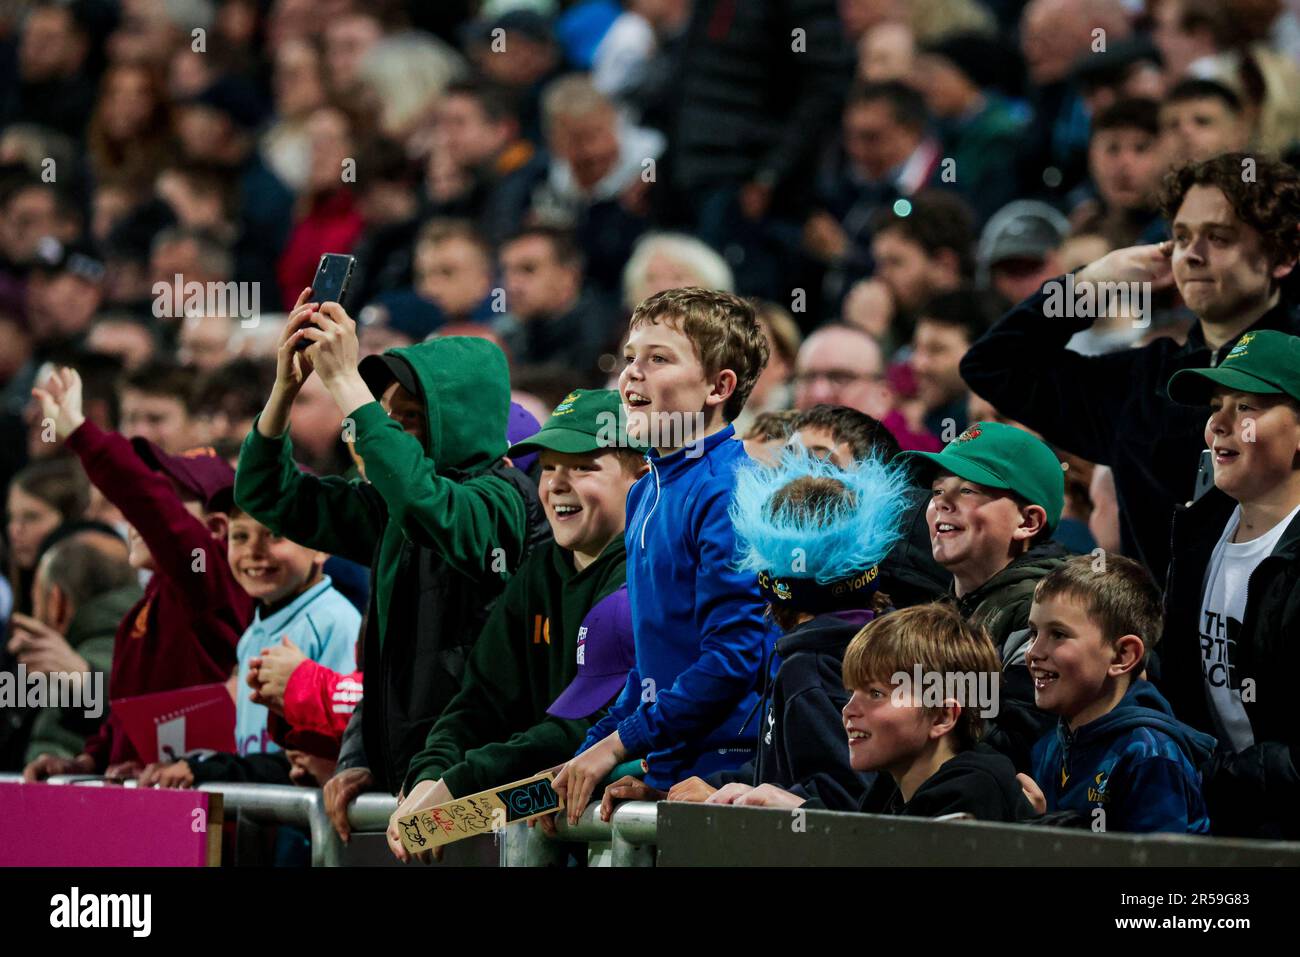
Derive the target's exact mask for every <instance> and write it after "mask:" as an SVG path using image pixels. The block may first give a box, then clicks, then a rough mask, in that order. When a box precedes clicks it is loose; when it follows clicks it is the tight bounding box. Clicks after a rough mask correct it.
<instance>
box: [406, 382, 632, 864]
mask: <svg viewBox="0 0 1300 957" xmlns="http://www.w3.org/2000/svg"><path fill="white" fill-rule="evenodd" d="M618 408H619V397H618V393H617V392H614V391H612V390H608V389H602V390H581V389H580V390H577V391H575V392H571V393H569V395H567V396H565V399H564V401H563V402H561V403H560V404H559V405H558V406H556V408H555V411H554V412H553V413H552V414H551V416H550V418H549V419H547V420H546V423H545V425H543V426H542V428H541V430H540V431H539V432H537V434H536V435H533V436H532V437H530V438H528V439H526V440H524V441H523V442H520V443H518V444H517V445H514V446H511V448H510V450H509V452H508V454H509V455H510V456H512V457H515V456H522V455H529V454H534V453H539V454H540V460H541V468H542V476H541V482H540V484H539V491H540V493H541V500H542V506H543V507H544V508H545V510H546V518H547V521H548V522H549V523H550V526H551V530H552V532H553V533H554V540H553V541H551V542H547V543H546V544H545V545H543V546H540V547H539V548H538V549H537V551H535V552H534V553H533V554H532V555H531V556H530V557H529V558H528V559H526V560H525V561H524V563H523V565H522V566H520V569H519V572H518V573H517V574H516V575H515V576H514V577H513V578H512V579H511V580H510V584H509V585H507V586H506V590H505V592H504V593H503V594H502V596H501V598H500V600H499V601H498V602H497V604H496V605H495V606H494V608H493V610H492V614H491V615H490V616H489V618H488V620H487V623H486V624H485V625H484V626H483V630H482V633H481V634H480V635H479V638H478V641H477V642H476V643H475V645H474V650H473V652H472V653H471V655H470V658H469V662H468V663H467V664H466V667H465V678H464V681H463V682H462V684H461V688H460V692H459V694H457V695H456V697H454V698H453V699H452V700H451V701H450V703H448V705H447V707H446V710H444V711H443V713H442V715H441V716H440V717H439V718H438V720H437V721H436V722H435V723H434V725H433V727H432V728H431V729H430V731H429V734H428V737H427V738H426V739H425V742H424V748H423V750H421V751H419V752H418V753H417V754H416V755H415V756H414V757H413V758H412V759H411V766H410V770H409V772H408V773H407V776H406V782H405V786H404V788H403V793H404V794H405V798H404V799H403V800H402V802H401V803H400V804H399V806H398V808H397V810H396V811H395V812H394V813H393V815H392V817H391V818H390V820H389V827H388V846H389V848H390V849H391V850H392V852H393V856H394V857H396V858H397V859H398V860H401V861H407V860H409V859H410V854H409V853H408V852H407V851H406V849H405V848H404V847H403V846H402V840H401V827H400V825H399V824H398V823H397V822H398V819H399V818H403V817H406V816H408V815H411V814H414V813H415V812H416V811H420V810H424V809H425V808H429V807H433V806H435V805H437V804H441V803H443V802H445V801H450V800H451V799H452V798H454V797H464V796H465V795H468V794H473V793H475V792H477V791H482V790H485V789H486V788H489V787H492V786H493V785H498V784H506V783H508V782H510V781H516V780H519V779H521V778H525V777H528V776H530V775H532V774H536V773H537V772H538V771H539V770H541V769H543V768H547V767H552V766H554V765H556V764H558V763H559V762H561V761H563V760H565V759H566V758H568V757H570V756H572V754H573V752H574V750H576V748H577V747H578V745H579V743H580V742H581V741H582V738H583V735H584V734H585V733H586V731H587V729H588V728H589V727H590V723H589V722H588V721H586V720H568V719H562V718H557V717H554V716H552V715H550V714H549V713H548V712H547V708H548V707H549V706H550V704H551V703H552V702H553V701H554V700H555V699H556V698H557V697H558V696H559V695H560V694H561V692H563V691H564V690H565V688H566V687H567V686H568V685H569V684H570V682H572V681H573V678H574V676H575V675H576V674H577V659H578V652H579V650H580V648H581V645H580V641H581V640H582V638H584V637H586V636H585V635H583V634H580V630H579V629H580V626H582V625H583V622H584V620H587V617H588V613H589V612H590V611H591V610H592V607H593V606H596V605H598V604H600V603H601V602H602V601H603V600H604V599H605V598H606V597H607V596H609V595H611V594H612V593H613V592H615V591H617V590H618V589H619V588H621V587H622V585H623V583H624V580H625V578H626V572H625V567H626V562H625V560H626V551H625V549H624V544H623V522H624V502H625V501H626V499H627V493H628V490H629V489H630V488H631V487H632V483H633V482H635V481H636V480H637V478H638V477H639V476H640V475H641V473H642V472H644V471H645V463H644V462H643V460H642V458H643V452H642V450H640V449H639V448H637V447H635V446H634V445H632V444H631V443H629V442H628V441H627V438H626V436H624V437H622V439H621V440H620V441H618V442H616V443H615V444H613V445H612V446H610V447H605V446H604V445H603V442H602V435H601V424H602V422H603V421H605V420H606V419H607V417H609V416H615V417H616V416H617V415H618ZM619 607H621V606H619ZM626 617H627V615H626V611H624V612H623V613H622V619H623V621H624V622H626ZM605 703H606V702H605V701H602V702H601V705H603V704H605Z"/></svg>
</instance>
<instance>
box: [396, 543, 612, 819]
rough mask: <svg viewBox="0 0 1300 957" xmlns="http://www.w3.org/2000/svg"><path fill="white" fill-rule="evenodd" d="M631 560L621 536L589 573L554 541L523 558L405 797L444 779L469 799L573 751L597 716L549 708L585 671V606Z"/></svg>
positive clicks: (608, 588)
mask: <svg viewBox="0 0 1300 957" xmlns="http://www.w3.org/2000/svg"><path fill="white" fill-rule="evenodd" d="M626 558H627V552H626V550H625V549H624V545H623V536H622V535H619V536H617V537H616V538H615V540H614V541H612V542H610V543H609V545H607V546H606V547H605V550H604V551H603V552H601V554H600V557H599V558H597V559H596V560H595V561H594V562H592V563H591V564H590V565H588V566H587V567H586V568H584V569H583V570H582V571H575V569H574V567H573V554H572V553H571V552H569V551H567V550H565V549H563V548H560V547H559V546H558V545H556V544H555V543H554V542H549V543H547V544H546V545H545V546H544V547H542V548H539V549H536V550H535V551H534V552H533V553H532V554H531V555H530V556H529V557H528V559H527V560H525V562H524V564H523V567H522V568H520V569H519V572H518V573H517V574H516V575H515V577H514V578H512V579H511V580H510V584H509V585H507V586H506V590H505V593H504V594H503V595H502V596H501V600H500V601H498V602H497V603H496V605H495V606H494V607H493V609H492V614H491V616H490V617H489V618H488V621H487V624H486V625H484V627H483V632H482V634H480V635H479V639H478V642H477V643H475V645H474V651H473V653H472V654H471V655H470V659H469V663H468V664H467V665H466V668H465V679H464V683H463V684H462V685H461V690H460V694H458V695H456V697H455V698H454V699H453V700H452V702H451V703H450V704H449V705H447V708H446V710H444V711H443V713H442V717H440V718H439V719H438V722H437V724H435V725H434V726H433V729H432V730H431V731H430V732H429V737H428V739H427V740H426V741H425V744H424V750H423V751H421V752H420V753H419V754H417V755H416V756H415V757H414V758H413V759H412V760H411V769H410V772H409V773H408V774H407V778H406V787H405V789H404V790H405V793H407V794H409V793H410V792H411V789H412V788H413V787H415V785H416V784H418V783H420V782H421V781H436V780H438V779H439V778H441V779H442V781H443V783H444V784H446V785H447V788H448V790H450V791H451V793H452V795H453V796H454V797H464V796H466V795H468V794H474V793H476V792H478V791H483V790H486V789H487V788H490V787H493V786H495V785H499V784H509V783H510V782H511V781H518V780H519V779H520V778H525V777H528V776H530V775H532V774H536V773H537V772H539V771H544V770H545V769H547V768H549V767H553V766H554V765H556V764H559V763H560V762H562V761H566V760H568V759H569V758H571V757H573V754H574V752H575V751H577V749H578V745H580V744H582V740H583V738H584V736H585V735H586V733H587V729H588V728H589V727H590V726H591V722H590V721H585V720H584V721H567V720H564V719H562V718H554V717H551V716H550V715H548V714H547V713H546V709H547V708H548V707H550V705H551V703H552V702H553V701H554V700H555V699H556V698H558V697H559V696H560V693H561V692H562V691H564V689H565V688H567V687H568V686H569V683H570V682H572V681H573V678H574V676H575V675H576V674H577V672H578V666H577V648H578V628H579V626H580V625H581V624H582V621H583V619H584V618H585V617H586V616H587V612H588V611H590V610H591V607H592V606H593V605H595V604H596V603H597V602H599V601H600V600H601V599H602V598H604V597H605V596H606V595H609V594H610V593H612V592H614V591H617V590H618V589H619V588H621V587H622V586H623V584H624V582H625V581H626V580H627V564H626Z"/></svg>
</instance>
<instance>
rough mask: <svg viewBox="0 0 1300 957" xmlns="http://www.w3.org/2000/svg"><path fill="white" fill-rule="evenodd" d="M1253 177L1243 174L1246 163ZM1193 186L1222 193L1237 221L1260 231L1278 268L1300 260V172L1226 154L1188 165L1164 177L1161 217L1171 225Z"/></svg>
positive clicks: (1264, 159)
mask: <svg viewBox="0 0 1300 957" xmlns="http://www.w3.org/2000/svg"><path fill="white" fill-rule="evenodd" d="M1248 160H1249V161H1250V162H1251V163H1252V164H1253V165H1254V175H1253V176H1251V177H1250V178H1249V181H1248V178H1247V177H1246V176H1244V175H1243V174H1244V172H1245V170H1246V169H1248V166H1247V161H1248ZM1193 186H1213V187H1215V188H1216V189H1218V190H1220V191H1222V193H1223V195H1224V196H1225V197H1227V200H1228V203H1229V205H1231V206H1232V210H1233V212H1234V213H1236V214H1237V218H1238V219H1240V220H1241V221H1242V222H1243V223H1246V224H1247V225H1249V226H1250V227H1251V228H1253V229H1255V230H1256V231H1258V232H1259V234H1260V236H1261V237H1262V238H1263V242H1264V249H1265V250H1266V251H1267V252H1268V255H1269V260H1270V262H1272V263H1273V264H1274V265H1277V264H1278V263H1285V262H1293V261H1295V260H1296V259H1297V258H1300V172H1297V171H1296V169H1295V167H1293V166H1291V165H1290V164H1288V163H1284V162H1282V161H1281V160H1278V159H1275V158H1273V157H1271V156H1264V155H1258V156H1257V155H1253V154H1250V153H1221V154H1219V155H1218V156H1215V157H1214V158H1212V159H1208V160H1204V161H1202V162H1200V163H1188V164H1187V165H1185V166H1181V167H1179V168H1177V169H1174V170H1172V171H1171V172H1169V173H1168V174H1166V176H1165V181H1164V186H1163V189H1162V191H1161V196H1160V212H1161V214H1162V215H1163V216H1164V217H1165V219H1166V220H1168V221H1169V222H1170V223H1172V222H1173V220H1174V216H1175V215H1176V214H1177V213H1178V208H1179V207H1180V206H1182V204H1183V199H1184V198H1185V197H1186V196H1187V191H1188V190H1190V189H1191V188H1192V187H1193Z"/></svg>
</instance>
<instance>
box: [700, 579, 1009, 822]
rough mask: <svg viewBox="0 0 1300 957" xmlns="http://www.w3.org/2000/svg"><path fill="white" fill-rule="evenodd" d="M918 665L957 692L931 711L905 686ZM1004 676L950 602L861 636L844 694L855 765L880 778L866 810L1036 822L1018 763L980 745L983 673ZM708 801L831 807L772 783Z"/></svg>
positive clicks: (882, 622)
mask: <svg viewBox="0 0 1300 957" xmlns="http://www.w3.org/2000/svg"><path fill="white" fill-rule="evenodd" d="M916 666H919V667H920V668H921V670H922V671H924V672H925V673H926V674H930V675H935V676H940V677H942V678H943V679H944V680H943V683H944V684H945V685H947V686H950V687H952V688H953V689H954V691H955V694H953V695H951V696H945V697H944V699H943V701H942V702H941V703H940V704H939V705H938V706H936V707H929V706H925V705H924V704H923V702H922V700H921V694H920V689H919V688H916V687H915V686H913V687H911V688H910V689H908V688H906V687H904V683H903V681H902V678H903V677H904V676H906V675H908V674H910V672H911V670H912V669H913V668H914V667H916ZM997 673H998V659H997V655H996V654H995V653H994V651H993V646H992V645H991V644H990V643H989V640H988V636H987V635H985V634H984V633H983V632H982V631H981V630H980V629H978V628H975V627H972V626H971V624H970V623H969V622H967V621H965V620H964V619H963V618H962V616H961V615H960V614H958V612H957V611H956V610H955V609H953V608H952V606H950V605H948V604H946V603H943V602H932V603H930V604H928V605H914V606H913V607H911V608H904V609H901V610H899V611H895V612H891V613H889V614H887V615H884V616H882V617H880V618H877V619H875V620H874V621H872V622H870V623H869V624H868V625H867V626H866V627H864V628H863V629H862V630H861V631H860V632H858V634H857V635H856V636H855V637H854V639H853V641H852V642H851V643H850V644H849V647H848V650H847V651H845V653H844V687H845V688H846V689H847V690H850V691H851V692H852V696H851V697H850V698H849V701H848V703H847V704H846V705H845V706H844V709H843V711H842V718H843V726H844V733H845V735H846V736H847V738H848V752H849V766H850V767H851V768H853V770H855V771H860V772H863V771H878V772H881V773H880V774H878V775H877V776H876V779H875V783H874V784H873V785H872V786H871V788H870V789H869V790H868V791H867V792H866V794H865V795H863V797H862V799H861V801H860V802H859V804H858V807H857V810H858V811H862V812H866V813H871V814H901V815H907V816H909V817H939V816H942V815H945V814H957V813H961V814H969V815H971V816H972V817H974V818H976V819H978V820H982V821H1020V820H1025V819H1027V818H1029V817H1031V816H1032V815H1033V810H1032V808H1031V807H1030V806H1029V803H1028V802H1027V801H1026V800H1025V796H1024V794H1023V793H1022V791H1021V788H1020V784H1019V782H1017V780H1016V774H1015V769H1014V768H1013V767H1012V764H1011V762H1010V761H1008V760H1007V759H1006V758H1005V757H1004V756H1003V755H1001V754H998V753H997V752H996V751H994V750H993V749H992V748H990V747H988V746H987V745H985V744H983V743H981V739H982V737H983V733H984V728H985V724H984V720H983V718H981V717H980V710H981V706H982V704H983V702H980V701H977V700H975V698H977V697H978V692H976V693H975V694H972V690H973V689H978V688H979V687H981V686H983V685H984V684H985V682H981V681H980V680H978V679H979V677H980V676H981V675H984V676H989V677H993V676H996V675H997ZM958 677H960V678H961V679H963V680H954V679H956V678H958ZM706 803H710V804H737V805H746V806H751V807H787V808H794V807H807V808H825V807H826V805H825V804H824V803H823V802H822V801H821V800H820V799H811V800H806V799H805V798H804V796H803V795H798V794H793V793H791V792H789V791H786V790H784V789H782V788H779V787H776V786H775V785H772V784H761V785H759V786H758V787H756V788H754V789H752V790H747V791H745V790H740V789H734V788H733V789H730V790H728V789H727V788H724V789H722V790H720V791H718V792H717V793H716V794H714V795H712V796H711V797H710V798H709V799H708V801H707V802H706Z"/></svg>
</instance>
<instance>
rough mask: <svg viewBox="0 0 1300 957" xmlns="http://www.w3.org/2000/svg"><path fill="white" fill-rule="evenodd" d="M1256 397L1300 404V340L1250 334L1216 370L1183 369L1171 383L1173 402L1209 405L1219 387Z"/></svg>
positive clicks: (1278, 334) (1273, 334)
mask: <svg viewBox="0 0 1300 957" xmlns="http://www.w3.org/2000/svg"><path fill="white" fill-rule="evenodd" d="M1216 385H1217V386H1221V387H1222V388H1225V389H1230V390H1232V391H1233V392H1252V393H1255V394H1256V395H1289V396H1290V397H1291V398H1293V399H1295V400H1296V401H1297V402H1300V336H1289V335H1287V334H1286V333H1285V332H1275V331H1273V330H1272V329H1261V330H1260V331H1259V332H1248V333H1246V334H1245V335H1244V336H1242V337H1241V338H1240V339H1238V340H1237V344H1236V345H1235V346H1233V347H1232V351H1231V352H1229V353H1228V354H1227V355H1226V356H1225V357H1224V359H1223V361H1222V362H1220V363H1219V365H1218V366H1217V367H1216V368H1213V369H1182V370H1180V371H1178V372H1175V373H1174V374H1173V377H1172V378H1171V379H1170V380H1169V398H1171V399H1173V400H1174V401H1175V402H1181V403H1182V404H1183V405H1209V404H1210V395H1211V393H1212V392H1213V391H1214V387H1215V386H1216Z"/></svg>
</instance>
